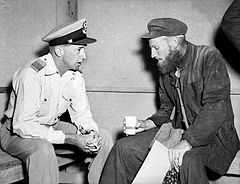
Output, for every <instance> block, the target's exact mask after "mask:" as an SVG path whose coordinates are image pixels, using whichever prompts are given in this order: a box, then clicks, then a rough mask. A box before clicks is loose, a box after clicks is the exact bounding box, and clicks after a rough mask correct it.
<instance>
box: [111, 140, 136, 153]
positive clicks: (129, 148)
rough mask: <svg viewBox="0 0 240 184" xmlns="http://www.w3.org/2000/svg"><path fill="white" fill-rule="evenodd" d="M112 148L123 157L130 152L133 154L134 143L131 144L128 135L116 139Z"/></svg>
mask: <svg viewBox="0 0 240 184" xmlns="http://www.w3.org/2000/svg"><path fill="white" fill-rule="evenodd" d="M113 149H115V150H117V152H119V153H120V154H121V155H124V156H125V157H129V156H130V155H131V154H134V145H132V144H131V141H129V140H128V137H126V138H122V139H120V140H118V141H117V142H116V144H115V145H114V148H113Z"/></svg>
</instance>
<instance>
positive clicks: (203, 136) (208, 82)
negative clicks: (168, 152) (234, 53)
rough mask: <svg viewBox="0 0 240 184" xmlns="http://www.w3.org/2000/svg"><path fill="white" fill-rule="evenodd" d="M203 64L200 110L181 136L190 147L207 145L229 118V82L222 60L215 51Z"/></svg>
mask: <svg viewBox="0 0 240 184" xmlns="http://www.w3.org/2000/svg"><path fill="white" fill-rule="evenodd" d="M204 63H205V64H204V66H203V74H202V75H203V85H204V89H203V92H202V100H201V104H202V105H201V109H200V112H199V114H198V115H197V116H196V118H195V120H194V122H193V124H192V125H190V127H189V128H188V129H187V130H186V131H185V133H184V135H183V139H186V140H187V141H188V142H189V143H190V144H191V145H192V146H202V145H207V144H209V143H210V142H211V141H212V140H213V138H214V136H215V135H216V132H217V130H218V129H219V127H220V126H222V124H223V122H224V121H225V120H226V119H227V118H229V117H227V116H228V112H227V106H228V102H229V100H230V99H229V98H230V80H229V76H228V73H227V69H226V66H225V62H224V59H223V58H222V56H221V55H220V53H219V52H217V51H216V52H212V53H211V54H209V55H208V56H207V59H206V61H204Z"/></svg>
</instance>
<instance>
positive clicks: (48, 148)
mask: <svg viewBox="0 0 240 184" xmlns="http://www.w3.org/2000/svg"><path fill="white" fill-rule="evenodd" d="M34 153H35V154H38V155H39V156H41V157H43V158H46V157H51V156H52V155H53V154H54V155H55V151H54V148H53V145H52V144H51V143H50V142H48V141H45V140H39V141H38V142H37V143H36V146H35V150H34Z"/></svg>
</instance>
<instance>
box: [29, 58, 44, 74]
mask: <svg viewBox="0 0 240 184" xmlns="http://www.w3.org/2000/svg"><path fill="white" fill-rule="evenodd" d="M45 66H46V63H45V62H44V61H43V60H41V59H38V60H36V61H34V62H33V63H32V64H31V67H32V69H33V70H35V71H36V72H39V71H40V70H42V69H43V68H44V67H45Z"/></svg>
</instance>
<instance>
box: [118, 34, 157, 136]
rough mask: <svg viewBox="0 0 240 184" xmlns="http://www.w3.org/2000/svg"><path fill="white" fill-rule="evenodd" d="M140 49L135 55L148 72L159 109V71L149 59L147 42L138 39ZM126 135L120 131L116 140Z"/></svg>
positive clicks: (149, 52)
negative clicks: (152, 82) (138, 56)
mask: <svg viewBox="0 0 240 184" xmlns="http://www.w3.org/2000/svg"><path fill="white" fill-rule="evenodd" d="M139 41H140V44H139V45H140V48H139V50H137V51H136V54H137V55H140V56H141V57H140V58H141V60H142V62H143V63H144V69H145V71H146V72H149V73H150V75H151V78H152V80H153V81H154V84H155V87H154V89H155V92H156V93H155V98H154V103H155V107H156V109H159V107H160V100H159V95H158V94H159V71H158V69H157V65H156V62H155V61H154V60H153V59H152V58H151V50H150V48H149V43H148V40H145V39H140V40H139ZM125 136H126V135H125V134H124V133H123V132H122V130H120V131H119V132H118V133H117V136H116V139H120V138H122V137H125Z"/></svg>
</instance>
